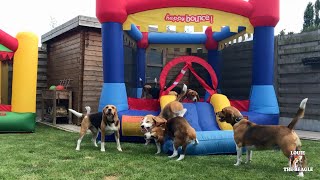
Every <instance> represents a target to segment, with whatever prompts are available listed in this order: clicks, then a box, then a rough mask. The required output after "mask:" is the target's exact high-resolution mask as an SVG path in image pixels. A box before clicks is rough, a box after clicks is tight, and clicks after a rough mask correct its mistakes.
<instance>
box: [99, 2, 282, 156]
mask: <svg viewBox="0 0 320 180" xmlns="http://www.w3.org/2000/svg"><path fill="white" fill-rule="evenodd" d="M96 15H97V18H98V19H99V21H100V22H101V24H102V48H103V77H104V84H103V88H102V92H101V97H100V102H99V111H101V110H102V108H103V107H104V106H105V105H106V104H114V105H116V106H117V108H118V111H119V115H120V119H121V139H122V141H131V142H137V141H144V140H143V138H142V137H141V136H142V134H141V132H140V127H139V122H140V120H141V119H142V117H143V116H145V115H147V114H153V115H158V114H159V112H160V110H161V109H159V108H163V107H164V106H165V105H166V104H167V103H168V102H170V101H172V100H174V99H175V98H174V97H172V96H170V95H167V94H168V91H169V90H170V89H172V88H173V87H174V86H176V85H177V84H178V83H179V81H180V80H181V79H182V76H183V75H184V73H185V72H186V71H187V70H189V71H190V72H191V73H192V74H193V75H194V76H195V77H196V79H197V80H198V81H199V82H200V84H201V85H202V86H203V88H204V89H205V90H206V92H207V95H206V97H205V102H196V103H184V107H185V108H187V110H188V111H187V113H186V114H185V118H186V119H187V120H188V121H189V123H190V124H191V126H192V127H194V128H195V129H196V131H197V137H198V139H199V142H200V143H199V144H198V145H197V146H192V145H190V146H189V147H188V148H187V153H188V154H202V155H203V154H227V153H235V152H236V148H235V143H234V140H233V131H232V127H231V125H230V124H227V123H221V122H219V121H218V119H217V117H216V116H215V112H217V111H221V109H222V108H224V107H226V106H229V105H233V106H235V107H237V108H238V109H240V110H241V111H242V113H243V115H244V116H247V117H248V118H249V119H250V120H251V121H253V122H256V123H258V124H278V119H279V107H278V103H277V97H276V94H275V90H274V87H273V69H274V66H273V63H274V27H275V25H276V24H277V23H278V21H279V0H269V1H262V0H248V1H244V0H212V1H208V0H197V1H194V0H183V1H182V0H181V1H180V0H175V1H172V0H158V1H157V0H154V1H150V0H110V1H106V0H96ZM150 25H154V26H158V32H150V33H149V32H148V27H149V26H150ZM168 25H171V26H175V27H176V33H166V31H167V26H168ZM185 26H193V28H194V31H195V32H203V28H206V30H205V33H203V34H200V33H198V34H195V33H194V34H188V33H184V28H185ZM124 31H126V32H127V33H128V34H129V35H130V36H131V38H132V39H134V40H135V41H136V43H137V58H136V61H137V77H136V80H137V84H138V85H139V84H140V83H138V82H139V80H140V79H142V81H143V82H145V68H146V50H147V48H148V46H149V45H152V44H164V45H165V46H167V47H170V45H173V44H181V46H184V47H186V46H187V45H192V44H203V45H204V46H205V48H206V49H207V50H208V62H207V61H205V60H203V59H201V58H198V57H194V56H183V57H178V58H177V59H174V60H172V61H170V62H169V63H168V64H167V65H166V66H165V67H164V68H163V70H162V72H161V75H160V91H161V92H160V93H161V94H160V99H159V100H145V99H139V98H128V97H127V93H126V86H125V83H124V55H123V54H124V49H123V33H124ZM252 34H253V60H252V61H253V64H252V69H253V72H252V88H251V93H250V98H249V99H248V100H245V101H237V100H229V99H228V98H227V97H226V96H224V95H223V94H219V93H218V88H219V79H220V78H221V73H220V72H221V64H222V59H221V58H220V57H219V55H220V53H219V51H221V50H222V49H223V48H224V47H225V46H228V45H232V44H233V43H237V42H238V41H239V40H240V39H241V40H242V41H243V40H245V38H244V37H245V36H250V35H252ZM180 63H184V67H183V69H182V70H181V73H180V74H179V75H178V76H177V77H176V79H175V82H174V83H173V84H172V85H171V84H170V85H165V82H166V76H167V74H168V72H169V71H170V69H171V68H172V67H174V66H175V65H177V64H180ZM193 64H200V65H201V66H203V67H204V68H205V69H206V70H207V71H208V73H209V74H210V83H208V84H207V83H206V81H205V80H203V79H202V78H201V77H200V76H199V75H197V73H196V72H195V70H194V69H193V67H192V66H193ZM230 73H237V72H236V71H235V72H230ZM181 83H182V82H181ZM165 86H167V87H168V88H167V89H166V90H165V89H164V87H165ZM141 88H142V87H141V86H140V87H138V88H137V91H141ZM107 138H108V137H107ZM112 139H113V138H112ZM170 148H171V149H170ZM163 149H164V152H168V151H170V150H172V142H171V141H170V140H168V141H166V143H165V144H164V146H163Z"/></svg>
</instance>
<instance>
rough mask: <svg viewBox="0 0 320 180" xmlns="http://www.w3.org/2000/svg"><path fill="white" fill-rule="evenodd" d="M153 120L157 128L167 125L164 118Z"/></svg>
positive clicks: (156, 117)
mask: <svg viewBox="0 0 320 180" xmlns="http://www.w3.org/2000/svg"><path fill="white" fill-rule="evenodd" d="M152 120H153V122H154V124H155V126H161V125H163V124H165V123H167V120H165V119H164V118H160V117H158V116H154V117H153V118H152Z"/></svg>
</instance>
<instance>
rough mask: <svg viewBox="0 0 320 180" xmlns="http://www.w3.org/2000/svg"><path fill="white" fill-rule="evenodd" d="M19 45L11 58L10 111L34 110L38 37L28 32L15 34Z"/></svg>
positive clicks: (33, 111) (23, 111) (32, 111)
mask: <svg viewBox="0 0 320 180" xmlns="http://www.w3.org/2000/svg"><path fill="white" fill-rule="evenodd" d="M16 38H17V39H18V42H19V47H18V49H17V51H16V52H15V54H14V59H13V79H12V102H11V105H12V112H19V113H25V112H31V113H35V111H36V93H37V69H38V37H37V36H36V35H35V34H33V33H29V32H21V33H18V34H17V37H16Z"/></svg>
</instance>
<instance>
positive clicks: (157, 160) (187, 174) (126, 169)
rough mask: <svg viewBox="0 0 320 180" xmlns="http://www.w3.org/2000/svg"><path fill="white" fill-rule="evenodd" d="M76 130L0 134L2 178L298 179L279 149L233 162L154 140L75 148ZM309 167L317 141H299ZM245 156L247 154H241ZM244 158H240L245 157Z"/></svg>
mask: <svg viewBox="0 0 320 180" xmlns="http://www.w3.org/2000/svg"><path fill="white" fill-rule="evenodd" d="M77 138H78V133H68V132H64V131H61V130H56V129H53V128H51V127H47V126H44V125H39V124H38V125H37V127H36V132H35V133H31V134H0V179H23V180H27V179H46V180H47V179H81V180H83V179H130V180H132V179H147V180H151V179H161V180H165V179H185V180H187V179H288V180H292V179H301V178H298V177H296V174H295V173H293V172H291V173H289V172H284V171H283V167H285V166H287V164H288V162H287V159H286V158H285V156H284V155H283V154H282V153H281V152H280V151H258V152H253V162H252V163H251V164H249V165H245V164H243V165H241V166H239V167H235V166H234V165H233V164H234V163H235V160H236V159H235V158H236V157H235V155H211V156H186V158H185V159H184V160H183V161H180V162H177V161H175V160H173V159H169V158H167V155H165V154H161V155H154V153H155V152H156V147H155V145H148V146H144V145H143V144H136V143H127V142H122V150H123V152H118V151H117V150H116V145H115V143H106V152H105V153H102V152H100V148H96V147H93V145H92V143H91V141H90V138H91V135H88V136H86V137H85V138H84V140H83V141H82V146H81V151H80V152H77V151H75V146H76V140H77ZM302 143H303V150H305V151H306V156H307V159H308V166H309V167H313V169H314V171H313V172H307V173H305V177H304V178H303V179H320V158H319V156H320V154H319V153H320V151H319V149H320V142H317V141H306V140H304V141H303V142H302ZM243 158H245V157H243ZM243 161H244V159H243Z"/></svg>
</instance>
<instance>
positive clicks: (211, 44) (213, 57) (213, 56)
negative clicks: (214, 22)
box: [204, 26, 222, 100]
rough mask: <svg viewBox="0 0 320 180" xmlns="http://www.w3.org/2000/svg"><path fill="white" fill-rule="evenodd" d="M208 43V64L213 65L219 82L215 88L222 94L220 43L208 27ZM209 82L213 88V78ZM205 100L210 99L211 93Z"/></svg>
mask: <svg viewBox="0 0 320 180" xmlns="http://www.w3.org/2000/svg"><path fill="white" fill-rule="evenodd" d="M205 34H206V37H207V39H206V42H205V47H206V49H207V50H208V63H209V64H210V65H211V67H212V68H213V69H214V71H215V73H216V76H217V80H218V87H214V88H215V89H216V90H217V92H219V93H220V87H219V86H220V85H219V84H220V78H221V65H222V62H221V57H220V52H219V51H218V45H219V43H218V41H216V40H215V39H214V34H216V33H214V32H212V27H210V26H209V27H207V29H206V31H205ZM208 80H209V85H210V86H212V83H211V78H210V76H209V77H208ZM204 98H205V100H207V99H208V98H209V93H208V92H206V94H205V97H204Z"/></svg>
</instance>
